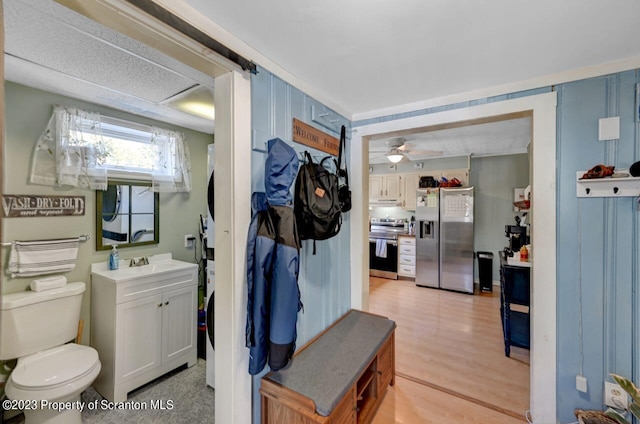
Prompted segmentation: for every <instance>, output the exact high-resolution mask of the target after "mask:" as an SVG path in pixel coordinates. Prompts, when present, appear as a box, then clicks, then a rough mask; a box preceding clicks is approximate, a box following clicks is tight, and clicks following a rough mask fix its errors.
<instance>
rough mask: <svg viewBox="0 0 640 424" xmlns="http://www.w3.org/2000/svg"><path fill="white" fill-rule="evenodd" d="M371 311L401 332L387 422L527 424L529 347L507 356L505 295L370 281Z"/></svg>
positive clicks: (383, 412) (383, 419)
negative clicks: (502, 318)
mask: <svg viewBox="0 0 640 424" xmlns="http://www.w3.org/2000/svg"><path fill="white" fill-rule="evenodd" d="M369 311H370V312H372V313H376V314H380V315H384V316H387V317H389V318H391V319H393V320H394V321H396V324H397V325H398V328H397V329H396V376H397V378H396V386H395V387H394V388H391V389H390V390H389V393H388V394H387V396H386V398H385V400H384V402H383V404H382V406H381V407H380V410H379V412H378V415H377V416H376V421H374V422H375V423H377V424H383V423H393V422H396V423H407V424H408V423H431V422H433V423H443V422H446V423H521V422H523V421H524V413H525V411H526V410H527V409H529V351H528V350H525V349H518V348H512V350H511V358H507V357H506V356H504V343H503V340H502V326H501V323H500V303H499V292H494V293H490V294H481V295H477V294H476V295H474V296H471V295H467V294H461V293H453V292H448V291H444V290H435V289H427V288H421V287H416V286H415V284H414V283H413V281H403V280H399V281H396V280H386V279H382V278H376V277H371V278H370V297H369Z"/></svg>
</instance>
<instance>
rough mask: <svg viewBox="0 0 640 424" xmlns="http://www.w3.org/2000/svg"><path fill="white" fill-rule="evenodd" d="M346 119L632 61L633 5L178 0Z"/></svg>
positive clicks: (638, 46)
mask: <svg viewBox="0 0 640 424" xmlns="http://www.w3.org/2000/svg"><path fill="white" fill-rule="evenodd" d="M183 1H185V2H186V3H187V4H188V5H190V6H192V7H193V8H194V9H196V10H198V11H199V12H200V13H202V14H203V15H205V16H207V17H208V18H209V19H211V20H212V21H214V22H215V23H217V24H218V25H220V26H221V27H223V28H224V29H226V30H227V31H229V32H230V33H232V34H234V35H235V36H236V37H238V38H239V39H240V40H242V41H244V42H245V43H247V44H248V45H250V46H251V47H253V48H254V49H255V50H257V51H258V52H260V53H262V54H263V55H265V56H266V57H268V58H269V59H270V60H272V61H273V62H275V63H276V64H278V65H279V66H281V67H282V68H284V69H285V70H287V71H288V72H290V73H291V74H292V75H294V76H296V77H297V78H299V79H300V80H302V81H303V82H305V83H306V84H308V85H309V86H312V87H313V88H314V89H315V90H317V92H318V93H320V94H321V95H322V96H324V97H325V98H327V99H330V100H331V101H333V102H334V103H335V104H337V105H340V106H341V107H342V108H344V110H346V111H348V112H351V113H352V114H356V113H364V112H368V111H372V110H377V109H381V108H386V107H392V106H396V105H403V104H407V103H412V102H416V101H421V100H426V99H433V98H437V97H441V96H446V95H451V94H456V93H464V92H468V91H474V90H478V89H482V88H487V87H493V86H498V85H505V84H509V83H515V82H519V81H524V80H528V79H532V78H536V77H541V76H546V75H551V74H555V73H559V72H563V71H567V70H572V69H577V68H582V67H586V66H590V65H594V64H601V63H605V62H610V61H614V60H618V59H622V58H628V57H637V56H640V42H638V40H640V25H639V24H638V18H639V17H640V1H638V0H616V1H610V0H562V1H558V0H533V1H514V0H491V1H467V0H404V1H382V0H373V1H371V0H370V1H366V2H365V1H344V0H324V1H315V2H300V1H298V0H270V1H254V0H183Z"/></svg>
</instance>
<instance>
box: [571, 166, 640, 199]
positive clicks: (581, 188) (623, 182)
mask: <svg viewBox="0 0 640 424" xmlns="http://www.w3.org/2000/svg"><path fill="white" fill-rule="evenodd" d="M617 172H620V173H627V174H628V173H629V171H628V170H626V169H624V170H620V171H617ZM584 173H585V171H578V172H577V173H576V195H577V197H636V196H640V177H622V178H612V177H606V178H593V179H580V178H581V177H582V176H583V175H584Z"/></svg>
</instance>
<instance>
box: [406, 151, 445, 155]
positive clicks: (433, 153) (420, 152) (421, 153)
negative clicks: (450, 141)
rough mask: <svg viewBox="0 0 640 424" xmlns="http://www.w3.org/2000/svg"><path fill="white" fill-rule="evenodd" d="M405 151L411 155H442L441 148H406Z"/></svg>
mask: <svg viewBox="0 0 640 424" xmlns="http://www.w3.org/2000/svg"><path fill="white" fill-rule="evenodd" d="M405 152H406V153H409V154H412V155H425V156H442V154H443V151H442V150H408V151H405Z"/></svg>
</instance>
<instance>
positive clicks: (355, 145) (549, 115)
mask: <svg viewBox="0 0 640 424" xmlns="http://www.w3.org/2000/svg"><path fill="white" fill-rule="evenodd" d="M512 113H531V114H532V117H533V119H532V121H533V125H532V126H533V128H532V141H533V144H532V149H531V152H532V153H531V156H532V157H531V162H532V169H533V181H532V184H531V187H532V201H533V207H534V208H535V209H534V211H535V213H533V214H532V215H533V220H532V225H531V228H532V234H531V242H532V246H533V249H532V250H533V264H532V269H531V272H532V277H531V282H532V283H531V286H532V289H531V311H532V316H531V371H530V373H531V374H530V377H531V378H530V387H531V400H530V408H531V415H532V417H533V421H534V422H535V423H550V422H555V421H556V169H555V163H556V93H555V92H551V93H545V94H538V95H535V96H528V97H521V98H518V99H513V100H505V101H501V102H496V103H489V104H484V105H479V106H474V107H469V108H462V109H455V110H450V111H445V112H439V113H433V114H428V115H421V116H415V117H410V118H405V119H398V120H394V121H388V122H381V123H377V124H370V125H365V126H362V127H356V128H354V130H353V134H352V136H351V153H352V154H351V159H350V162H349V166H350V167H351V170H352V176H351V178H352V181H353V188H352V190H353V191H352V197H353V209H352V211H351V214H352V216H354V217H359V218H360V219H357V218H356V219H354V220H353V221H352V225H351V258H352V261H353V266H352V268H351V306H352V307H353V308H358V309H364V310H367V309H368V308H369V272H368V269H369V263H368V262H369V243H368V239H369V237H368V231H369V230H368V203H369V199H368V193H369V155H368V149H369V140H370V139H371V138H372V137H374V136H376V135H378V134H386V133H390V132H394V131H403V130H409V129H419V128H425V127H429V126H433V125H443V124H454V123H456V122H461V121H470V120H478V119H485V118H491V117H497V116H501V115H507V114H512ZM523 413H524V411H523Z"/></svg>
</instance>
